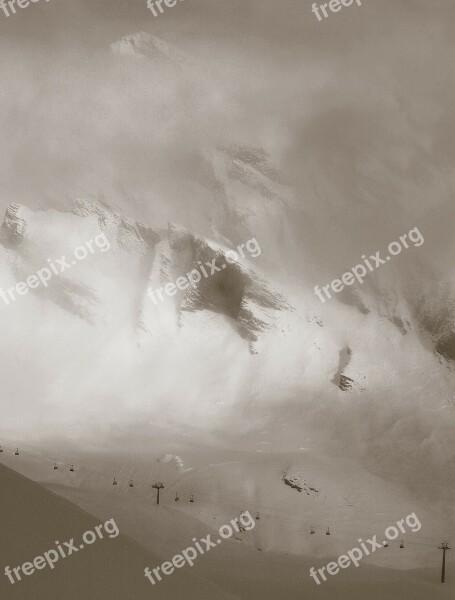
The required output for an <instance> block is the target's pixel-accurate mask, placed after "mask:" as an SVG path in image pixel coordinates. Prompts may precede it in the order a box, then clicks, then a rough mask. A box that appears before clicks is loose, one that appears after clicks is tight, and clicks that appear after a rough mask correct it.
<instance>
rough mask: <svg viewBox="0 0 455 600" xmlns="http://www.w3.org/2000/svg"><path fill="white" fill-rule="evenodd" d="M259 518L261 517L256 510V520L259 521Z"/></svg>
mask: <svg viewBox="0 0 455 600" xmlns="http://www.w3.org/2000/svg"><path fill="white" fill-rule="evenodd" d="M260 520H261V517H260V516H259V513H258V512H257V513H256V521H260Z"/></svg>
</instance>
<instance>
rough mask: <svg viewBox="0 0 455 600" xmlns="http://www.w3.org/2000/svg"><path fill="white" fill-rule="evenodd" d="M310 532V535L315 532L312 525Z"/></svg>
mask: <svg viewBox="0 0 455 600" xmlns="http://www.w3.org/2000/svg"><path fill="white" fill-rule="evenodd" d="M310 533H311V535H314V534H315V533H316V532H315V531H314V527H312V528H311V529H310Z"/></svg>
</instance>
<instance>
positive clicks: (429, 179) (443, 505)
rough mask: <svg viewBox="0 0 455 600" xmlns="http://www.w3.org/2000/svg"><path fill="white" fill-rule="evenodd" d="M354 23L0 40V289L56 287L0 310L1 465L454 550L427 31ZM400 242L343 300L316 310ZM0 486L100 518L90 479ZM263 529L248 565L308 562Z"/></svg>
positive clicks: (452, 350) (439, 116)
mask: <svg viewBox="0 0 455 600" xmlns="http://www.w3.org/2000/svg"><path fill="white" fill-rule="evenodd" d="M126 4H128V6H126ZM310 4H311V3H310ZM363 4H364V6H363V7H362V10H354V9H353V10H352V11H351V12H350V13H349V11H348V10H347V9H346V11H341V12H340V14H338V15H332V16H331V18H330V19H327V21H326V22H323V23H318V22H317V21H316V20H315V19H314V17H313V16H312V15H311V7H310V6H309V5H308V3H305V2H303V3H297V2H293V1H291V0H284V1H283V2H282V3H281V4H280V7H278V5H276V4H272V3H267V2H263V0H242V1H241V2H240V1H237V0H233V1H232V2H231V3H226V2H221V1H218V0H210V1H208V0H191V2H189V1H188V2H182V3H178V5H177V6H176V7H174V8H172V9H169V10H168V11H166V13H165V14H163V15H162V17H160V18H159V19H153V17H151V16H150V14H149V13H150V11H148V10H147V8H146V6H145V2H142V3H139V2H132V3H130V2H129V3H125V4H121V3H119V2H114V3H112V2H111V3H107V2H104V1H101V0H100V1H99V2H96V3H91V2H88V0H87V1H85V0H79V1H77V2H72V3H69V2H68V3H63V2H62V3H60V4H56V5H55V6H53V7H52V10H51V3H49V6H45V10H46V15H44V12H43V11H41V13H40V12H39V11H38V10H37V9H38V8H39V6H35V7H31V8H30V11H29V12H27V11H25V10H24V11H22V13H21V14H20V15H17V17H18V18H17V19H16V20H15V21H14V22H13V21H12V19H10V20H9V21H8V28H6V21H5V22H1V23H0V31H2V34H3V32H4V35H2V36H0V70H1V72H2V73H3V74H4V79H5V81H7V82H8V85H7V86H5V87H4V89H3V90H2V92H1V101H2V105H3V111H2V112H1V114H0V126H1V128H2V131H3V132H4V135H2V137H1V139H0V157H1V160H0V209H1V215H0V222H1V226H0V291H1V290H3V291H4V292H5V291H6V290H8V289H10V288H11V287H12V286H15V285H16V284H17V283H18V282H23V281H26V280H27V278H28V277H29V276H30V275H33V274H35V273H36V272H38V271H39V270H40V269H43V268H45V267H46V268H48V267H49V264H50V262H49V261H54V264H56V263H55V261H56V259H60V258H61V257H62V256H66V257H67V258H68V259H70V264H71V268H68V269H67V270H65V271H64V272H62V273H61V274H55V276H53V277H52V279H51V280H50V281H49V283H48V285H47V286H44V285H40V286H38V287H36V288H35V289H30V290H29V291H28V292H27V294H26V295H23V296H22V295H19V294H17V299H16V300H14V301H11V302H9V303H8V304H7V303H6V302H5V301H4V300H3V299H2V298H1V297H0V333H1V339H2V342H3V343H2V345H1V349H0V360H1V362H2V364H3V365H4V369H5V375H4V377H3V379H2V383H3V396H2V408H3V410H2V415H1V423H0V437H1V440H0V442H1V441H2V440H8V441H9V442H8V443H10V444H11V447H13V446H15V445H16V444H15V443H13V442H14V441H17V444H19V443H20V441H24V443H25V442H27V443H28V444H31V445H35V446H36V447H39V448H46V452H48V453H49V455H50V454H51V450H52V449H53V448H55V449H56V450H55V452H57V450H58V451H59V452H61V453H67V454H68V455H69V456H71V458H72V460H73V461H75V460H77V459H80V461H81V463H82V462H83V461H88V460H90V461H92V462H93V463H97V462H101V463H103V464H104V465H110V464H111V462H112V461H115V465H116V466H117V465H122V464H124V465H126V466H125V467H122V468H123V469H124V470H123V471H122V473H123V474H124V475H125V477H126V478H128V477H135V476H137V477H139V476H142V477H151V476H152V475H153V477H155V476H156V477H158V476H162V477H163V478H168V479H169V480H170V481H172V482H173V483H174V482H179V483H180V482H182V485H184V486H186V488H185V489H186V491H187V492H188V494H190V493H191V490H196V492H198V493H199V494H200V495H201V496H202V495H203V494H204V493H208V490H209V492H210V494H212V495H213V496H214V497H215V498H216V501H219V502H221V501H223V498H224V499H226V498H227V497H229V495H233V494H234V491H233V490H235V494H236V495H237V497H242V498H243V497H245V498H246V499H248V500H249V501H251V502H252V503H253V505H255V503H256V504H257V505H258V506H264V505H265V506H271V507H272V509H273V510H274V511H276V512H278V511H279V510H282V509H281V508H280V507H281V505H282V504H283V502H286V503H288V504H286V506H287V508H286V510H287V511H289V513H288V514H289V515H291V517H293V518H294V517H295V518H300V517H301V516H302V514H303V512H304V513H305V515H307V516H308V518H310V517H312V516H314V515H316V516H317V517H318V518H320V520H321V523H326V522H327V521H328V520H330V518H331V517H330V515H331V514H335V513H336V514H337V515H342V516H340V517H337V518H339V520H340V523H339V526H340V527H342V526H345V527H346V528H351V529H352V528H353V527H355V522H356V521H357V522H359V521H361V520H362V519H361V518H360V516H359V515H360V512H359V511H361V509H362V510H363V509H365V510H366V511H367V512H366V516H364V517H362V518H363V519H364V520H363V522H362V526H363V529H364V530H365V529H366V530H368V529H369V527H370V526H371V527H372V526H373V525H375V526H378V527H379V526H381V527H383V526H387V523H388V522H389V521H388V520H389V519H390V515H391V514H392V513H393V514H395V513H399V514H397V515H396V519H398V518H401V517H404V516H405V514H404V512H405V511H411V510H417V509H416V508H415V507H418V508H419V510H420V513H419V514H420V515H422V517H421V518H422V522H425V523H424V524H425V525H426V527H427V531H426V533H425V532H424V533H425V535H428V536H439V535H443V534H444V531H446V532H447V535H448V534H449V533H450V534H451V533H452V532H454V531H455V530H454V528H453V527H454V525H453V523H454V521H453V518H454V509H453V506H454V502H453V501H454V500H455V492H454V490H455V474H454V471H453V468H452V466H453V460H454V458H455V443H454V440H453V428H454V426H455V417H454V397H455V396H454V393H455V275H454V268H453V264H454V263H453V259H454V255H455V240H454V236H453V222H454V217H455V208H454V203H453V184H454V172H453V160H452V155H453V144H452V140H451V139H450V135H449V133H448V132H450V131H451V129H453V124H454V123H453V121H454V116H453V111H452V105H453V101H454V100H455V98H454V85H453V80H452V78H451V77H450V73H451V50H452V46H453V23H454V22H455V21H454V16H455V15H454V8H453V6H451V5H450V3H449V2H445V1H444V0H437V1H435V2H434V4H432V6H429V5H428V3H426V2H423V1H420V0H415V2H413V7H412V9H411V8H410V5H409V3H407V2H405V1H404V0H403V1H400V2H397V1H396V0H384V1H382V0H381V3H373V2H371V3H368V5H367V3H366V2H364V3H363ZM231 5H232V6H231ZM310 19H313V21H314V22H313V21H311V20H310ZM422 32H425V35H423V33H422ZM6 48H7V49H8V52H5V49H6ZM436 62H437V68H435V64H436ZM413 228H418V230H419V231H420V233H421V236H422V240H423V241H422V243H421V244H419V245H415V244H411V243H410V244H409V247H408V248H407V249H403V251H402V252H401V253H400V254H399V255H397V256H394V257H393V258H392V259H391V260H390V261H387V263H386V264H383V265H381V266H380V268H378V269H377V270H374V271H373V272H368V273H367V275H366V277H365V281H364V282H363V283H362V284H360V283H357V282H356V283H355V284H354V285H352V286H349V287H348V286H346V288H345V290H344V291H343V292H340V293H332V296H333V297H332V298H331V299H328V298H327V299H326V301H325V302H321V300H320V299H319V298H318V296H317V295H316V294H315V291H314V289H315V286H319V288H323V287H324V286H327V285H328V284H330V282H331V281H333V280H334V279H338V278H341V276H342V274H343V273H345V272H347V271H349V270H350V269H352V268H353V267H354V266H355V265H356V264H359V263H361V262H362V261H363V258H362V257H371V255H375V253H376V252H377V251H381V255H385V254H387V247H388V245H389V244H390V242H393V241H397V240H399V239H400V236H402V235H403V234H405V233H406V232H410V231H411V230H412V229H413ZM99 235H103V236H104V237H105V239H106V240H108V245H109V247H107V246H105V247H104V248H101V247H97V246H96V245H95V246H94V247H93V248H94V252H93V253H90V254H89V255H88V256H87V257H86V258H84V259H83V260H78V261H76V262H75V263H74V264H72V262H71V259H72V257H73V255H74V250H75V248H77V247H80V246H82V245H84V244H86V242H87V241H89V240H94V239H95V238H96V236H99ZM252 240H254V244H253V242H252V243H251V245H250V246H247V244H248V242H249V241H252ZM242 245H243V248H244V256H239V258H238V260H235V261H232V262H230V261H229V260H228V258H229V255H230V254H229V253H230V252H232V251H237V250H238V248H239V247H242ZM248 248H250V250H248ZM213 260H215V261H216V264H217V265H218V266H219V267H220V269H219V270H217V271H216V272H215V271H214V272H213V274H211V275H210V276H208V277H201V280H200V281H197V282H195V283H194V285H189V286H186V287H185V289H180V288H178V289H177V291H176V292H175V293H172V295H171V294H166V293H164V296H163V300H161V299H159V298H158V301H157V302H155V301H154V300H153V299H152V297H151V296H150V293H149V292H150V290H154V291H157V290H160V289H161V290H162V289H164V288H165V287H166V286H168V285H170V284H176V282H177V281H178V280H179V278H181V277H183V276H186V275H187V274H188V273H191V272H194V270H196V271H197V270H199V272H201V271H200V268H201V266H204V265H205V266H206V268H207V269H208V270H210V269H209V267H208V264H210V263H211V262H212V261H213ZM222 265H223V266H222ZM155 298H156V296H155ZM131 457H134V458H131ZM157 458H158V460H157ZM274 461H275V462H274ZM152 463H153V467H152V466H150V465H151V464H152ZM9 466H13V465H12V464H10V465H9ZM18 468H19V467H18ZM21 468H22V469H23V472H24V474H26V475H27V476H28V477H31V478H36V479H37V480H39V481H42V482H44V483H45V484H46V485H48V486H49V487H51V488H52V489H55V491H57V492H58V493H61V494H62V495H65V494H66V495H67V496H68V497H69V498H71V499H72V501H73V502H76V503H77V502H79V501H80V502H81V503H83V502H84V503H86V504H85V505H84V506H85V507H86V509H87V510H90V511H91V510H92V509H93V511H94V510H95V509H97V510H100V511H101V512H103V511H106V510H107V507H109V503H107V504H103V502H102V501H101V500H100V499H99V498H98V496H100V495H101V492H100V490H102V489H103V488H102V487H101V486H100V484H99V483H96V482H95V480H91V479H90V480H89V481H88V482H86V481H85V480H82V479H81V480H78V479H75V478H73V479H70V476H69V475H67V479H65V480H62V479H61V477H60V475H61V474H60V472H59V473H58V474H56V473H51V475H49V472H48V470H45V469H42V470H41V468H38V467H37V466H36V465H35V464H34V463H27V464H26V465H25V466H22V467H21ZM46 469H47V467H46ZM160 469H161V470H160ZM59 478H60V479H59ZM217 486H218V487H217ZM120 487H121V486H120ZM126 488H127V484H125V486H124V488H122V489H121V490H120V491H118V492H116V493H117V494H118V496H119V498H117V497H116V500H115V502H117V500H118V503H119V504H118V506H119V507H120V508H119V510H121V511H123V510H125V511H126V510H127V509H126V508H125V506H127V505H126V504H125V503H124V500H125V498H126V494H127V492H128V490H127V489H126ZM173 491H174V490H173ZM267 495H269V496H267ZM267 497H269V501H270V504H269V505H267V503H266V502H265V501H264V498H267ZM322 497H324V498H325V499H326V500H325V504H324V503H323V502H322V501H321V500H320V499H318V498H322ZM151 498H152V496H151V495H150V496H147V495H145V496H144V498H143V499H142V500H143V504H141V502H142V500H141V502H139V503H138V506H139V504H140V507H141V508H140V510H144V511H145V510H146V506H148V505H147V502H149V500H150V499H151ZM169 498H170V501H172V502H173V501H174V500H173V498H172V497H171V496H169ZM230 499H231V498H230ZM365 507H367V508H365ZM236 508H237V507H236ZM351 509H352V510H351ZM128 510H129V509H128ZM175 510H176V511H177V509H175ZM178 510H180V513H179V517H178V518H179V519H180V518H181V519H182V521H181V522H183V521H184V519H183V517H182V514H183V516H185V515H186V516H188V514H189V509H188V507H187V508H186V509H185V510H183V509H182V510H181V509H178ZM198 510H200V513H199V514H198V516H197V519H198V520H199V525H200V523H202V524H204V525H207V526H208V524H209V521H211V520H213V515H212V513H211V512H210V510H211V509H210V510H209V508H208V507H207V505H206V506H201V508H200V509H199V508H198ZM368 511H369V512H368ZM145 514H146V513H145V512H144V515H145ZM299 515H300V517H299ZM228 516H229V514H228V512H226V513H223V514H222V515H219V516H218V518H221V517H222V518H228ZM373 517H374V518H373ZM128 518H129V517H128ZM128 518H127V517H125V520H126V521H128ZM194 518H195V520H196V517H194ZM144 519H145V517H144ZM168 521H169V522H171V521H172V518H171V517H169V518H168ZM168 521H166V522H168ZM264 521H265V520H264ZM128 523H129V525H128V526H129V527H130V528H131V535H133V537H136V539H139V537H140V536H141V535H142V532H141V529H140V527H139V526H138V525H137V523H133V522H132V521H131V522H130V521H128ZM274 523H275V522H274V521H273V519H272V520H271V521H270V522H269V523H268V525H267V524H266V523H265V522H264V523H262V525H263V529H262V533H261V534H258V535H257V536H256V537H254V538H253V542H251V544H250V546H251V548H252V549H254V550H255V551H257V552H259V550H258V547H259V548H260V551H261V552H262V551H264V552H271V553H272V552H276V553H279V554H283V553H285V552H286V551H287V550H289V551H290V552H291V553H294V554H298V555H304V554H306V555H309V554H311V553H313V554H312V555H313V556H318V557H320V558H321V559H322V558H323V557H324V556H327V552H328V546H327V545H326V546H324V544H323V543H322V542H320V540H319V542H318V543H319V546H318V543H315V545H314V547H311V548H310V550H309V549H308V547H307V546H305V547H304V548H303V547H302V546H301V545H300V543H299V542H298V541H296V540H298V538H297V537H296V530H295V528H293V526H291V525H286V526H283V527H282V528H281V529H279V528H278V527H276V526H275V525H274ZM372 533H373V532H372ZM162 536H163V539H161V538H160V543H161V542H162V543H163V544H165V543H167V542H165V541H163V540H164V537H165V536H164V533H163V534H162ZM179 539H180V538H179ZM324 539H325V538H324ZM325 541H327V540H325ZM354 541H355V540H354ZM141 543H142V542H141ZM150 543H151V544H152V542H150ZM153 543H155V542H153ZM337 543H339V542H337ZM156 544H157V545H158V542H156ZM345 544H346V539H345V538H343V540H342V543H339V547H338V546H336V548H337V551H339V552H340V553H341V552H342V551H343V548H345ZM245 546H247V544H245ZM248 548H249V546H248ZM152 549H153V550H154V551H157V549H158V548H157V547H156V548H152ZM245 552H249V550H247V551H245ZM381 560H382V559H381ZM388 560H389V559H388ZM426 560H427V558H426V555H425V556H424V555H423V554H420V553H419V552H417V551H416V552H415V553H414V554H412V557H411V559H409V561H408V562H406V561H403V564H402V568H411V567H415V568H420V567H424V566H425V565H426V562H425V561H426ZM393 561H394V559H390V560H389V562H387V561H386V560H384V562H381V561H379V562H378V564H380V566H384V567H393ZM432 566H435V565H433V564H432ZM231 591H232V593H233V594H234V593H235V590H231Z"/></svg>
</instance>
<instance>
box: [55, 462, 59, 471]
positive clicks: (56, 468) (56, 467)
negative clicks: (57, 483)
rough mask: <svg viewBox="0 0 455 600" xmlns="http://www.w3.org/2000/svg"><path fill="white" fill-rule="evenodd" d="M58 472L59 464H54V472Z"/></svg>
mask: <svg viewBox="0 0 455 600" xmlns="http://www.w3.org/2000/svg"><path fill="white" fill-rule="evenodd" d="M57 470H58V466H57V463H54V471H57Z"/></svg>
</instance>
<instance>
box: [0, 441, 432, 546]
mask: <svg viewBox="0 0 455 600" xmlns="http://www.w3.org/2000/svg"><path fill="white" fill-rule="evenodd" d="M3 448H5V449H9V450H13V448H11V447H10V446H3ZM16 448H17V446H16V447H14V450H15V451H16ZM20 452H21V453H22V454H25V455H26V456H31V457H33V458H35V459H38V460H43V461H45V462H49V463H54V464H58V465H60V466H62V467H70V470H71V468H72V467H73V465H75V464H76V463H64V462H61V461H56V460H55V458H50V457H46V456H43V455H42V454H34V453H32V452H30V451H27V450H22V449H20ZM75 469H76V471H78V472H80V471H84V472H87V473H90V474H93V475H97V476H100V477H103V478H109V479H112V477H113V475H112V473H107V472H106V471H103V470H102V468H101V467H98V468H97V469H96V470H92V469H90V468H88V467H87V466H85V465H84V466H80V465H77V466H76V467H75ZM114 480H116V481H123V482H125V483H128V484H129V485H130V487H133V486H131V481H133V482H134V484H135V485H144V486H150V483H151V482H150V480H143V479H135V478H133V479H131V477H122V476H117V475H115V477H114ZM177 491H179V490H177ZM169 493H172V494H175V493H176V491H175V490H169V491H167V494H169ZM185 494H186V495H187V496H188V498H189V499H190V502H191V497H192V496H194V495H196V496H198V497H199V498H203V499H204V498H206V500H205V501H206V502H207V503H210V504H215V505H218V506H223V507H229V508H236V509H238V510H242V509H241V506H242V507H243V506H244V504H245V503H243V505H239V504H232V503H227V502H224V503H223V502H219V501H215V500H213V499H211V498H213V496H211V495H209V494H204V493H202V492H197V493H196V494H191V493H190V492H185V491H183V492H180V491H179V495H180V496H184V495H185ZM163 495H164V496H166V493H164V494H163ZM193 501H194V500H193ZM252 510H253V509H252ZM254 510H255V511H256V512H259V513H260V514H261V515H263V516H267V517H269V518H272V519H278V520H282V521H285V522H290V523H295V524H298V525H302V526H305V527H311V526H314V521H316V520H317V521H322V522H323V523H324V524H326V523H327V522H328V520H327V519H324V518H323V517H311V518H312V521H311V523H310V522H309V521H308V522H306V521H305V522H304V521H300V520H296V519H290V518H289V517H283V516H279V515H276V514H274V513H268V512H266V511H267V510H274V509H273V508H272V507H257V506H256V508H255V509H254ZM321 527H322V525H321ZM331 531H334V532H336V533H344V534H350V535H355V536H366V535H371V532H368V533H365V532H362V533H359V532H354V531H352V530H347V529H337V528H333V527H331ZM426 539H428V540H430V539H431V540H432V541H433V544H422V543H419V542H413V541H407V543H408V544H411V545H415V546H427V547H433V545H434V544H437V543H439V540H438V541H436V540H435V539H434V538H426Z"/></svg>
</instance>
